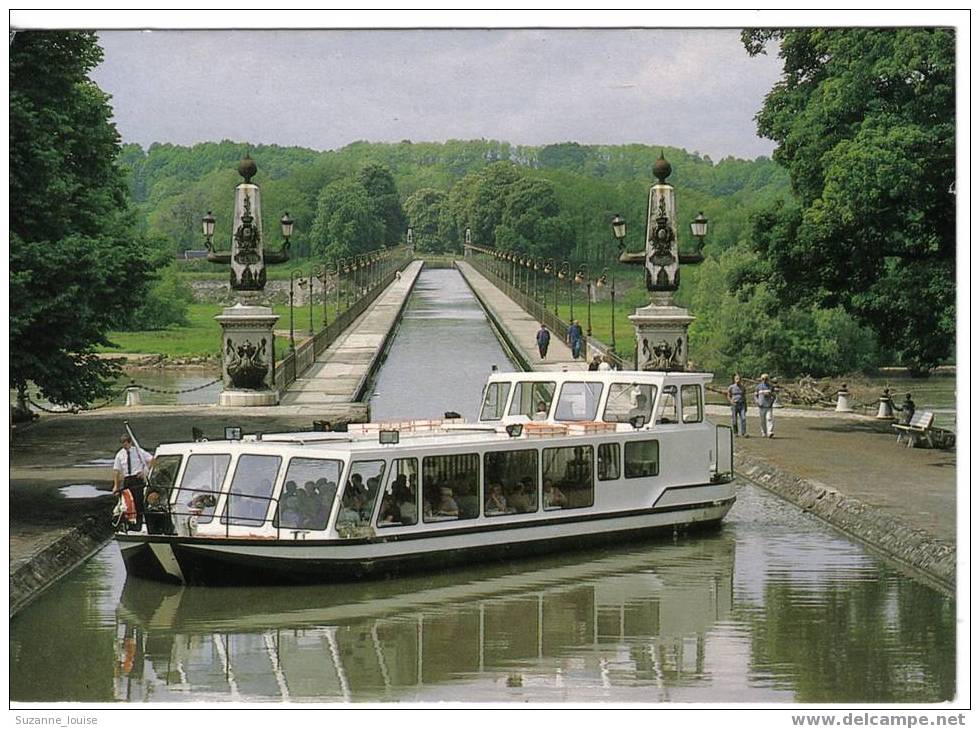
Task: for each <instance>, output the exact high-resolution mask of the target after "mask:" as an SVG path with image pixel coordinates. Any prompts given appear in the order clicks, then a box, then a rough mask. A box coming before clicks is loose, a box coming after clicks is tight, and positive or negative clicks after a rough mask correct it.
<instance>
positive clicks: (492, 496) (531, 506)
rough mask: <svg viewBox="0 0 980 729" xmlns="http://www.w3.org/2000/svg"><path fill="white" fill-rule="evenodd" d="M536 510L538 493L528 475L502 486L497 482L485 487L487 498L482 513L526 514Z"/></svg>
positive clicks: (490, 514) (494, 514)
mask: <svg viewBox="0 0 980 729" xmlns="http://www.w3.org/2000/svg"><path fill="white" fill-rule="evenodd" d="M537 510H538V493H537V489H536V488H535V487H534V482H533V480H532V479H531V477H530V476H525V477H524V478H522V479H521V480H520V481H518V482H516V483H511V484H509V485H508V486H507V488H504V487H503V486H502V485H501V484H499V483H491V484H490V485H489V486H488V487H487V500H486V502H485V503H484V504H483V513H484V514H486V515H487V516H499V515H500V514H526V513H528V512H531V511H537Z"/></svg>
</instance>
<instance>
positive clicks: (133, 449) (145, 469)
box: [112, 433, 153, 530]
mask: <svg viewBox="0 0 980 729" xmlns="http://www.w3.org/2000/svg"><path fill="white" fill-rule="evenodd" d="M119 442H120V443H121V444H122V448H120V449H119V451H118V452H117V453H116V458H115V460H114V461H113V463H112V493H114V494H116V493H119V491H121V490H123V489H129V491H130V493H132V495H133V502H134V503H135V504H136V525H135V529H137V530H139V529H141V528H142V527H143V487H144V486H145V485H146V477H147V474H148V473H149V471H150V466H152V465H153V455H152V454H150V453H147V452H146V451H144V450H143V449H142V448H140V447H139V446H137V445H134V444H133V439H132V437H131V436H130V435H129V434H128V433H126V434H125V435H123V436H121V437H120V438H119Z"/></svg>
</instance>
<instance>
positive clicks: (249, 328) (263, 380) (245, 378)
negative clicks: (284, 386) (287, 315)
mask: <svg viewBox="0 0 980 729" xmlns="http://www.w3.org/2000/svg"><path fill="white" fill-rule="evenodd" d="M215 319H216V320H217V321H218V323H219V324H220V325H221V342H222V346H221V351H222V367H221V372H222V376H223V378H224V388H225V389H224V392H222V393H221V395H220V397H219V398H218V404H219V405H223V406H228V407H254V406H259V405H278V404H279V391H278V389H277V388H276V386H275V382H273V371H274V362H275V345H274V339H273V336H274V335H273V327H274V326H275V324H276V322H277V321H278V320H279V315H278V314H273V313H272V309H271V308H269V307H268V306H252V305H249V304H242V303H238V304H235V305H234V306H231V307H229V308H227V309H225V310H224V311H223V312H222V313H221V314H219V315H218V316H216V317H215Z"/></svg>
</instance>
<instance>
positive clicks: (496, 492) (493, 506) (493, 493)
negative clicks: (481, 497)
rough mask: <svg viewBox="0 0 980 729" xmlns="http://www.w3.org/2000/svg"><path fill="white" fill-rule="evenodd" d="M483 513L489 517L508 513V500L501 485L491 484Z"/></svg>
mask: <svg viewBox="0 0 980 729" xmlns="http://www.w3.org/2000/svg"><path fill="white" fill-rule="evenodd" d="M483 513H485V514H486V515H487V516H497V515H498V514H506V513H507V499H506V498H505V497H504V488H503V486H501V485H500V484H499V483H494V484H490V489H489V495H488V496H487V502H486V503H485V504H484V505H483Z"/></svg>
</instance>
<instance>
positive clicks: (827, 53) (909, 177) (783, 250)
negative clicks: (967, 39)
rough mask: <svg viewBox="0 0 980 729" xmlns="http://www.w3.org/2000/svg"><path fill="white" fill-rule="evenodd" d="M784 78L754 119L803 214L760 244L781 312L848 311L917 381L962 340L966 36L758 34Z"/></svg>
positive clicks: (795, 212)
mask: <svg viewBox="0 0 980 729" xmlns="http://www.w3.org/2000/svg"><path fill="white" fill-rule="evenodd" d="M742 40H743V43H744V45H745V47H746V49H747V50H748V52H749V53H750V54H752V55H756V54H758V53H764V52H765V49H766V45H767V43H768V42H769V41H772V40H777V41H779V48H780V50H779V54H780V56H781V57H782V58H783V60H784V65H783V77H782V79H781V80H780V82H779V83H777V84H776V86H775V87H774V88H773V89H772V90H771V91H770V92H769V94H768V95H767V97H766V101H765V104H764V106H763V108H762V110H761V111H760V112H759V114H758V116H757V117H756V119H757V122H758V129H759V133H760V134H761V135H763V136H766V137H768V138H770V139H773V140H774V141H776V143H777V147H776V150H775V152H774V153H773V157H774V159H775V160H776V161H777V162H779V163H780V164H782V165H784V166H785V167H786V168H787V170H788V171H789V175H790V180H791V183H792V187H793V191H794V193H795V194H796V197H797V200H798V205H794V206H786V207H782V208H779V209H776V208H772V209H770V210H768V211H766V212H765V213H763V214H762V215H761V216H759V217H757V218H756V220H755V221H754V222H755V225H754V233H755V234H754V235H753V239H754V241H755V244H756V249H757V250H758V251H759V252H760V253H761V255H762V257H763V258H764V260H765V261H766V263H767V264H768V266H769V269H770V277H769V283H770V284H771V285H772V287H773V290H774V291H775V293H776V294H777V296H778V297H779V298H780V299H781V300H782V301H798V300H800V299H801V298H805V299H806V300H808V301H810V302H813V303H816V304H818V305H820V306H823V307H827V308H832V307H835V306H838V305H839V306H842V307H843V308H844V309H845V310H846V311H848V312H850V313H852V314H854V315H855V316H856V317H857V318H858V320H859V321H861V322H862V323H865V324H867V325H868V326H869V327H870V328H871V329H873V330H874V331H875V332H876V333H877V334H878V336H879V337H880V339H881V341H882V342H883V343H884V344H887V345H889V346H891V347H893V348H894V349H895V350H896V351H897V352H898V353H899V356H900V357H901V360H902V362H903V363H904V364H905V365H907V366H908V367H909V368H910V369H911V370H912V371H913V373H923V372H927V371H928V370H929V368H931V367H934V366H935V365H936V364H938V363H940V362H942V361H943V360H945V359H946V358H948V357H949V355H950V354H951V352H952V351H953V345H954V335H955V286H954V282H955V255H956V236H955V232H956V219H955V207H956V200H955V195H954V194H953V192H952V185H953V182H954V180H955V173H956V170H955V107H954V102H955V36H954V33H953V31H951V30H948V29H941V28H902V29H886V30H881V29H872V28H847V29H803V30H773V29H762V30H747V31H744V32H743V34H742Z"/></svg>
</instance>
